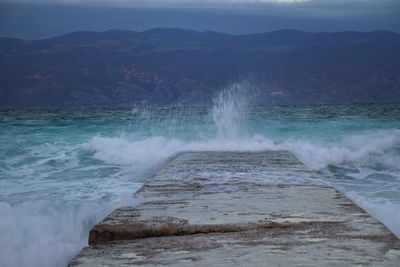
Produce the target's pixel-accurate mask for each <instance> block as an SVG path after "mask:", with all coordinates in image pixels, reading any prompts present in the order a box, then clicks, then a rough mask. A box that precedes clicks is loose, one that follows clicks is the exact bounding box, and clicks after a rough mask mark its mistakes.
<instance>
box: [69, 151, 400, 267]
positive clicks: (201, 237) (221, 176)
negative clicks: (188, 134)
mask: <svg viewBox="0 0 400 267" xmlns="http://www.w3.org/2000/svg"><path fill="white" fill-rule="evenodd" d="M282 173H283V174H284V175H282ZM134 197H135V198H137V199H140V200H141V201H142V202H144V203H142V204H140V205H138V206H135V207H124V208H121V209H117V210H116V211H114V212H113V213H112V214H110V215H109V216H108V217H107V218H105V219H104V220H103V221H102V222H101V223H99V224H98V225H96V226H95V227H94V228H93V229H92V230H91V231H90V235H89V243H90V246H89V247H87V248H85V249H84V250H82V252H81V253H80V254H79V255H78V256H77V257H76V258H75V259H74V260H73V261H72V262H71V263H70V266H134V265H165V264H172V265H174V266H175V265H176V266H181V265H183V266H187V265H189V264H190V265H200V266H201V265H212V266H220V265H239V266H240V265H243V266H345V265H373V266H399V263H400V241H399V240H398V239H397V238H396V237H395V236H394V235H393V234H392V233H391V232H390V231H388V230H387V228H386V227H385V226H384V225H382V224H381V223H379V222H378V221H376V220H375V219H374V218H372V217H371V216H369V215H368V214H366V213H365V212H364V211H363V210H362V209H360V208H358V207H357V206H355V205H354V204H353V203H352V202H351V201H350V200H348V199H347V198H345V197H344V196H343V195H341V194H340V193H339V192H338V191H336V190H335V189H334V188H331V187H328V186H325V185H323V182H322V180H321V179H319V177H318V175H316V174H315V173H313V172H311V171H309V170H308V169H307V168H306V167H305V166H304V165H303V164H302V163H301V162H299V161H298V160H297V159H296V158H295V157H294V156H293V155H292V154H290V153H289V152H286V151H277V152H276V151H275V152H271V151H266V152H258V153H244V152H241V153H239V152H186V153H181V154H179V155H178V156H177V157H175V158H174V159H171V161H170V162H169V163H168V164H166V166H165V167H164V168H163V169H161V170H160V171H159V172H158V173H157V174H156V175H154V177H153V178H152V179H150V181H148V182H147V183H146V184H145V185H144V186H143V188H142V189H141V190H139V191H138V192H137V193H136V194H135V196H134Z"/></svg>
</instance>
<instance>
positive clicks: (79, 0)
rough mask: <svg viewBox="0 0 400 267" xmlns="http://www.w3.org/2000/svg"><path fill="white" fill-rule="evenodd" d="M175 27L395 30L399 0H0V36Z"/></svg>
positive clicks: (399, 29) (245, 30)
mask: <svg viewBox="0 0 400 267" xmlns="http://www.w3.org/2000/svg"><path fill="white" fill-rule="evenodd" d="M155 27H179V28H186V29H193V30H198V31H205V30H213V31H219V32H225V33H231V34H247V33H259V32H267V31H272V30H279V29H288V28H289V29H299V30H305V31H311V32H319V31H328V32H332V31H343V30H357V31H371V30H378V29H382V30H391V31H396V32H400V0H0V36H3V37H16V38H24V39H40V38H46V37H51V36H56V35H60V34H65V33H68V32H72V31H78V30H95V31H104V30H108V29H126V30H136V31H142V30H146V29H150V28H155Z"/></svg>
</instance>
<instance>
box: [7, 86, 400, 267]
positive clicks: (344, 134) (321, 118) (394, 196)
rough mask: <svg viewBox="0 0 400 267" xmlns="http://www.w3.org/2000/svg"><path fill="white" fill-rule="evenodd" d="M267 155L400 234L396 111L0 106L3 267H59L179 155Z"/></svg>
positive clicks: (399, 113) (224, 101)
mask: <svg viewBox="0 0 400 267" xmlns="http://www.w3.org/2000/svg"><path fill="white" fill-rule="evenodd" d="M266 149H269V150H282V149H285V150H289V151H291V152H292V153H293V154H294V155H295V156H296V157H297V158H298V159H299V160H301V161H302V162H303V163H304V164H306V166H307V167H309V168H310V169H312V170H314V171H316V172H318V173H319V174H320V175H319V176H320V177H321V178H320V179H321V181H319V182H322V183H326V184H330V185H333V186H334V187H336V188H337V189H339V190H340V191H342V192H343V193H344V194H345V195H347V196H348V197H349V198H351V199H352V200H353V201H354V202H355V203H356V204H358V205H359V206H361V207H362V208H364V209H365V210H366V211H367V212H369V213H370V214H371V215H373V216H374V217H375V218H377V219H378V220H380V221H381V222H383V223H384V224H385V225H386V226H388V227H389V228H390V229H391V230H392V231H393V232H394V233H395V234H396V235H397V236H398V237H399V236H400V105H399V104H385V105H383V104H380V105H372V104H371V105H312V106H272V107H256V106H252V105H249V103H248V102H247V101H243V96H242V95H240V94H232V93H230V92H229V91H225V92H222V93H221V94H220V95H219V96H218V97H217V98H216V99H215V105H214V106H213V107H179V108H171V107H168V108H167V107H164V108H143V107H140V108H139V107H138V108H132V109H82V110H19V111H18V110H11V111H0V266H65V265H66V264H67V263H68V261H69V260H71V259H72V258H73V256H74V255H75V254H76V253H77V252H78V251H79V250H80V249H81V248H82V247H84V246H85V245H86V244H87V236H88V231H89V229H90V228H91V227H92V226H93V225H94V224H96V223H97V222H99V221H100V220H101V219H102V218H103V217H105V216H106V215H107V214H109V213H110V212H111V211H112V210H113V209H115V208H117V207H120V206H123V205H126V204H129V203H130V202H131V201H132V198H131V196H132V193H133V192H135V191H136V190H137V189H139V188H140V187H141V185H142V184H143V182H144V181H145V180H146V179H147V178H149V177H150V176H151V175H152V174H153V173H154V172H155V171H156V170H157V169H158V168H160V167H161V166H162V165H163V163H164V162H165V161H166V160H167V159H168V158H169V157H171V156H173V155H175V154H176V153H179V152H180V151H188V150H194V151H198V150H200V151H201V150H208V151H209V150H221V151H227V150H229V151H260V150H266ZM249 179H251V178H250V177H249ZM268 182H271V183H276V182H277V181H276V180H275V179H271V181H265V183H268ZM278 182H279V181H278ZM303 182H304V181H301V180H299V181H294V183H299V184H301V183H303Z"/></svg>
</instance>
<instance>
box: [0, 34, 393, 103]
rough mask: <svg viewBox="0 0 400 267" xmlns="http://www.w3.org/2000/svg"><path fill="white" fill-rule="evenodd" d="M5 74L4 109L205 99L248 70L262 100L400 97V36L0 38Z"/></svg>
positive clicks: (0, 91)
mask: <svg viewBox="0 0 400 267" xmlns="http://www.w3.org/2000/svg"><path fill="white" fill-rule="evenodd" d="M0 72H1V75H0V108H19V107H80V106H130V105H135V104H155V105H168V104H173V105H179V104H185V105H186V104H188V105H190V104H207V103H210V100H211V97H212V95H213V94H214V93H215V92H216V91H217V90H218V89H219V88H221V87H224V86H227V85H229V83H231V82H240V81H241V80H242V79H247V78H248V77H249V76H250V77H251V82H250V86H252V87H255V88H257V90H256V91H255V92H256V98H257V99H258V100H259V104H305V103H311V104H312V103H367V102H368V103H370V102H400V34H397V33H393V32H388V31H373V32H351V31H349V32H335V33H308V32H303V31H298V30H280V31H274V32H267V33H262V34H250V35H228V34H223V33H217V32H212V31H207V32H196V31H190V30H184V29H166V28H157V29H152V30H148V31H144V32H135V31H122V30H109V31H105V32H73V33H69V34H66V35H62V36H58V37H54V38H49V39H44V40H32V41H27V40H19V39H13V38H0ZM247 84H249V83H247Z"/></svg>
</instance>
